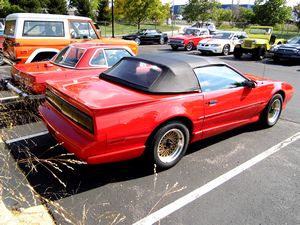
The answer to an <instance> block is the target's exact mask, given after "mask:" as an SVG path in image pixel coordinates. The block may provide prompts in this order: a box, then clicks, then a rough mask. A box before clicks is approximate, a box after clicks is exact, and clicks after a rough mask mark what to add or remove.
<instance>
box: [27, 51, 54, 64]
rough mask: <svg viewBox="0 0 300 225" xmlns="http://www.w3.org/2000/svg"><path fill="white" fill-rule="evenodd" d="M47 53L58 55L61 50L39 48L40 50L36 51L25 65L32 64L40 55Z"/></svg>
mask: <svg viewBox="0 0 300 225" xmlns="http://www.w3.org/2000/svg"><path fill="white" fill-rule="evenodd" d="M46 52H48V53H51V52H53V53H55V54H57V53H58V52H59V49H57V48H39V49H36V50H35V51H33V52H32V53H31V55H30V56H29V57H28V58H27V60H26V62H25V63H30V62H32V61H33V60H34V58H35V57H36V56H37V55H39V54H41V53H46Z"/></svg>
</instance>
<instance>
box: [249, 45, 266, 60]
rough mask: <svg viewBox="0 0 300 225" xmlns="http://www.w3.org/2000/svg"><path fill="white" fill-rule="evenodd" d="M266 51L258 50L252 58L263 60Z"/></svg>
mask: <svg viewBox="0 0 300 225" xmlns="http://www.w3.org/2000/svg"><path fill="white" fill-rule="evenodd" d="M265 54H266V49H265V48H264V47H260V48H256V49H254V50H253V52H252V58H253V59H256V60H262V59H263V58H264V57H265Z"/></svg>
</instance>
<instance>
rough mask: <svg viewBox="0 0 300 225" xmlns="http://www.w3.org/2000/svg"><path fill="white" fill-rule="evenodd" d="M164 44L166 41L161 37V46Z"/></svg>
mask: <svg viewBox="0 0 300 225" xmlns="http://www.w3.org/2000/svg"><path fill="white" fill-rule="evenodd" d="M164 43H165V39H164V38H163V37H161V38H160V39H159V44H161V45H163V44H164Z"/></svg>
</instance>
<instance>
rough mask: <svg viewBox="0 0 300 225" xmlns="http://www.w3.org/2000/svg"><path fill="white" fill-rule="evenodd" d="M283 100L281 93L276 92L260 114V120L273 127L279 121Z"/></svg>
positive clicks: (264, 124) (263, 123) (265, 125)
mask: <svg viewBox="0 0 300 225" xmlns="http://www.w3.org/2000/svg"><path fill="white" fill-rule="evenodd" d="M282 102H283V98H282V96H281V94H275V95H274V96H273V97H272V98H271V100H270V101H269V103H268V105H267V106H266V108H265V109H264V111H263V112H262V113H261V116H260V122H261V124H262V125H263V126H264V127H272V126H274V125H275V124H276V123H277V121H278V119H279V117H280V114H281V111H282Z"/></svg>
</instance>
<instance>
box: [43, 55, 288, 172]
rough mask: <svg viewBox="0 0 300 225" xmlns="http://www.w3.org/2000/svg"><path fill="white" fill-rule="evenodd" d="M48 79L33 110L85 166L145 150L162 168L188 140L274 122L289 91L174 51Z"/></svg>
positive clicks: (178, 155) (178, 154) (283, 85)
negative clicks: (43, 95) (91, 73)
mask: <svg viewBox="0 0 300 225" xmlns="http://www.w3.org/2000/svg"><path fill="white" fill-rule="evenodd" d="M48 84H49V85H48V88H47V91H46V101H45V102H44V103H43V104H42V105H41V106H40V107H39V112H40V114H41V116H42V119H43V120H44V121H45V123H46V125H47V127H48V129H49V131H50V132H51V133H52V134H53V136H54V137H55V138H56V139H57V140H58V141H59V143H63V146H64V147H65V148H66V149H67V150H68V151H70V152H72V153H74V154H75V155H76V156H77V157H78V158H80V159H81V160H83V161H86V162H87V163H89V164H97V163H107V162H116V161H122V160H128V159H131V158H136V157H139V156H141V155H143V154H145V156H148V157H149V160H148V161H149V162H153V163H155V164H156V165H157V167H158V168H162V169H165V168H169V167H171V166H174V165H175V164H176V163H177V162H178V161H179V160H180V159H181V158H182V157H183V155H184V154H185V152H186V150H187V147H188V145H189V144H190V143H193V142H196V141H199V140H201V139H204V138H207V137H210V136H213V135H216V134H219V133H222V132H225V131H227V130H230V129H233V128H236V127H239V126H242V125H245V124H248V123H253V122H256V121H260V123H261V124H262V125H264V126H266V127H271V126H273V125H275V124H276V122H277V120H278V119H279V116H280V113H281V110H282V109H283V108H285V107H286V105H287V103H288V102H289V100H290V99H291V98H292V95H293V92H294V90H293V87H292V86H291V85H289V84H287V83H284V82H281V81H273V80H269V79H267V78H262V77H256V76H253V75H250V74H243V73H240V72H238V71H237V70H236V69H234V68H232V67H231V66H229V65H227V64H225V63H222V62H219V61H215V60H213V59H208V58H203V57H199V56H191V55H182V54H159V55H158V54H152V55H150V54H148V55H144V56H139V57H124V58H123V59H122V60H121V61H120V62H119V63H117V64H116V65H115V66H113V67H112V68H111V69H109V70H107V71H105V72H103V73H102V74H100V77H89V78H82V79H78V80H76V81H73V80H68V81H57V82H54V81H49V82H48ZM152 165H153V164H152Z"/></svg>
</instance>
